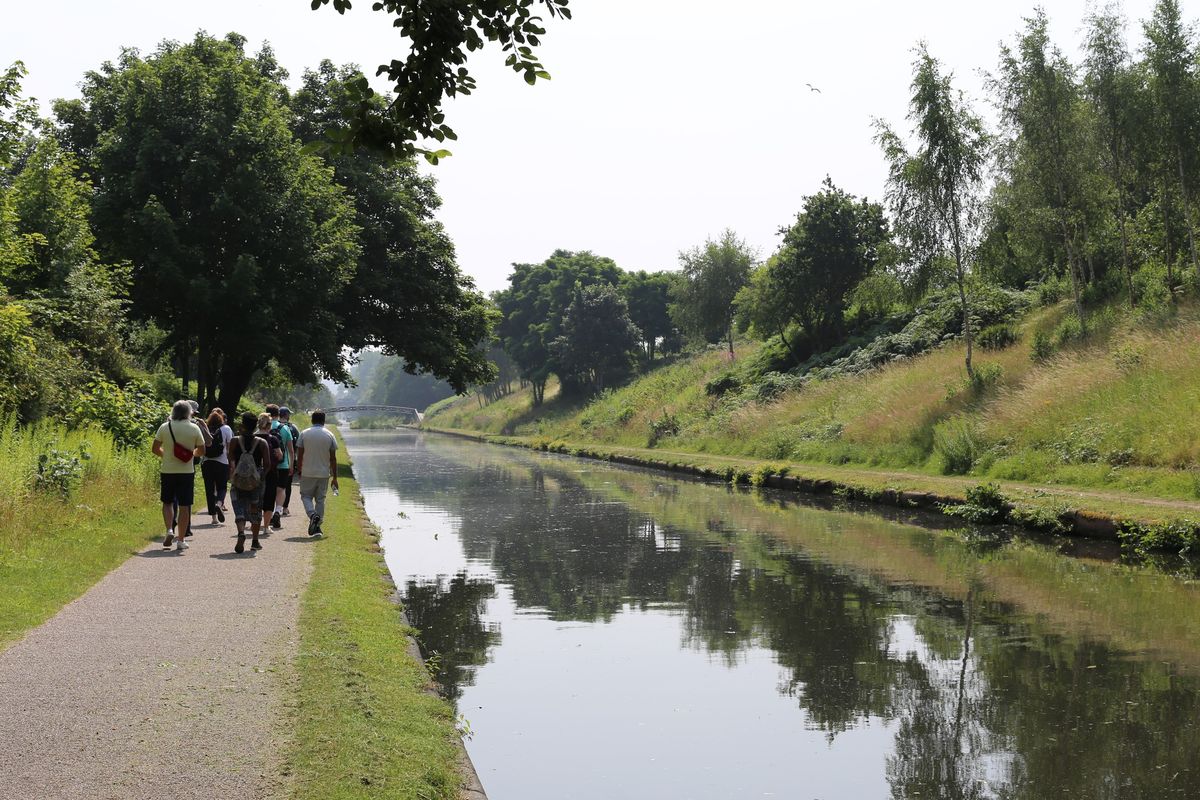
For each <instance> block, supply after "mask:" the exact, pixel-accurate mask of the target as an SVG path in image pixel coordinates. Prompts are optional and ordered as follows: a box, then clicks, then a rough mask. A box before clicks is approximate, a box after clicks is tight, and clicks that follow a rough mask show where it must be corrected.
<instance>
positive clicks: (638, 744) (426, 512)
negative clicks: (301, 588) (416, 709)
mask: <svg viewBox="0 0 1200 800" xmlns="http://www.w3.org/2000/svg"><path fill="white" fill-rule="evenodd" d="M346 441H347V444H348V447H349V450H350V453H351V455H352V457H353V459H354V467H355V472H356V475H357V477H358V479H359V481H360V483H361V485H362V488H363V493H364V496H365V501H366V507H367V512H368V514H369V515H370V517H371V519H372V520H373V521H374V522H375V523H376V524H377V525H378V526H379V527H380V528H381V529H382V532H383V538H382V542H383V547H384V551H385V555H386V559H387V564H388V567H389V569H390V570H391V573H392V576H393V578H394V579H395V581H396V584H397V586H398V587H399V590H400V593H401V596H402V597H403V600H404V604H405V606H406V608H407V611H408V614H409V616H410V618H411V621H412V623H413V624H414V625H415V626H416V627H417V628H419V629H420V630H421V644H422V648H423V650H424V652H425V655H426V656H428V657H429V664H430V665H431V668H432V669H433V670H434V671H435V675H436V679H437V680H438V682H439V683H440V685H441V689H442V691H443V693H444V694H445V696H446V697H447V698H449V699H450V700H451V701H453V703H454V704H455V706H456V708H457V711H458V713H459V714H460V715H461V720H462V725H463V727H464V729H465V730H467V732H468V733H469V739H468V741H467V749H468V751H469V752H470V754H471V758H472V760H473V761H474V763H475V765H476V768H477V770H478V772H479V774H480V777H481V779H482V781H483V784H484V787H485V788H486V789H487V792H488V795H489V797H490V798H491V800H540V799H541V798H545V799H546V800H551V799H552V800H564V798H573V799H578V800H591V799H592V798H595V800H617V799H620V800H640V798H646V799H647V800H650V799H651V798H653V799H654V800H664V799H672V800H674V799H676V798H678V800H689V799H693V798H694V799H695V800H700V799H701V798H704V799H708V798H721V799H722V800H724V799H726V798H763V797H775V798H788V799H789V800H790V799H791V798H822V799H823V800H833V799H835V798H868V799H869V798H1030V799H1031V800H1032V799H1034V798H1037V799H1039V800H1040V798H1161V797H1188V798H1194V797H1200V734H1198V732H1197V719H1198V716H1200V590H1198V587H1197V585H1196V584H1194V583H1193V582H1192V581H1190V580H1187V579H1186V578H1181V577H1179V576H1178V575H1171V574H1166V573H1165V572H1164V571H1162V570H1161V569H1151V568H1147V567H1144V566H1138V565H1128V564H1122V563H1120V561H1119V559H1114V558H1113V557H1112V556H1113V554H1111V553H1107V552H1104V551H1103V549H1102V548H1099V549H1098V548H1095V547H1092V546H1091V545H1088V544H1086V543H1080V542H1069V541H1066V540H1058V541H1046V540H1034V539H1028V538H1024V537H1021V536H1017V537H1015V538H1010V537H1006V536H1002V535H998V534H997V532H996V531H991V530H985V529H980V530H964V529H956V528H954V527H953V526H952V525H950V524H949V523H947V522H946V521H945V520H942V519H935V518H932V517H921V516H918V515H916V514H909V513H906V512H899V511H895V510H891V511H881V510H879V509H875V508H869V507H865V506H852V505H846V504H843V503H839V502H838V501H836V500H828V499H827V500H817V499H811V498H803V497H799V496H796V495H784V494H779V493H774V492H770V491H766V492H764V491H752V490H740V489H735V488H732V487H729V486H725V485H720V484H712V483H707V484H706V483H702V482H698V481H692V480H689V479H684V478H676V477H672V476H668V475H663V474H659V473H654V472H650V471H644V470H638V469H631V468H622V467H615V466H609V465H606V464H603V463H600V462H595V461H585V460H581V459H576V458H572V457H569V456H560V455H549V454H539V453H532V452H527V451H524V450H517V449H511V448H501V447H496V446H491V445H483V444H476V443H473V442H467V441H463V440H458V439H453V438H449V437H444V436H438V435H433V434H423V435H422V434H413V433H392V432H354V431H350V432H348V433H347V436H346ZM333 533H334V535H339V534H338V533H337V532H333ZM398 757H399V756H398Z"/></svg>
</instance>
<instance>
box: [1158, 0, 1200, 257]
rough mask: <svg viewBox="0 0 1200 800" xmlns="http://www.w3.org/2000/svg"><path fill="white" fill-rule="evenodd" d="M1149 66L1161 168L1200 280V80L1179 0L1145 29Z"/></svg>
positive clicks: (1163, 2)
mask: <svg viewBox="0 0 1200 800" xmlns="http://www.w3.org/2000/svg"><path fill="white" fill-rule="evenodd" d="M1145 32H1146V44H1145V54H1146V63H1147V66H1148V67H1149V71H1150V88H1151V90H1152V94H1153V97H1154V104H1155V112H1156V116H1157V119H1156V123H1157V130H1158V131H1159V135H1160V147H1161V156H1160V164H1161V167H1162V169H1163V172H1164V174H1165V173H1168V172H1170V173H1174V178H1175V181H1176V186H1177V187H1178V189H1179V195H1180V199H1181V200H1182V205H1183V217H1184V230H1185V231H1186V232H1187V241H1188V251H1189V253H1190V254H1191V259H1192V269H1194V270H1196V272H1197V274H1198V275H1200V256H1198V255H1197V250H1196V229H1195V223H1194V218H1193V213H1192V191H1193V187H1192V178H1193V171H1194V170H1195V164H1194V163H1193V161H1194V160H1195V151H1196V147H1197V143H1198V141H1200V130H1198V126H1200V109H1198V108H1197V104H1198V103H1200V76H1198V68H1197V64H1196V58H1197V52H1196V46H1195V42H1194V41H1193V34H1192V32H1191V30H1189V28H1188V26H1187V25H1185V24H1184V22H1183V19H1182V15H1181V12H1180V9H1179V2H1178V0H1159V2H1158V3H1157V4H1156V5H1155V7H1154V13H1153V15H1152V16H1151V18H1150V19H1149V20H1148V21H1147V22H1146V24H1145Z"/></svg>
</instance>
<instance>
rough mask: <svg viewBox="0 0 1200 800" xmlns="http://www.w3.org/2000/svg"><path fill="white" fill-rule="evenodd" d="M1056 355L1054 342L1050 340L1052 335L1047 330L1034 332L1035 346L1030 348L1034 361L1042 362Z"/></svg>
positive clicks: (1030, 354)
mask: <svg viewBox="0 0 1200 800" xmlns="http://www.w3.org/2000/svg"><path fill="white" fill-rule="evenodd" d="M1052 355H1054V343H1053V342H1052V341H1050V336H1049V335H1048V334H1047V333H1046V332H1045V331H1037V332H1036V333H1034V334H1033V346H1032V347H1031V348H1030V351H1029V357H1030V358H1031V359H1033V360H1034V361H1036V362H1038V363H1041V362H1043V361H1046V360H1047V359H1049V358H1050V356H1052Z"/></svg>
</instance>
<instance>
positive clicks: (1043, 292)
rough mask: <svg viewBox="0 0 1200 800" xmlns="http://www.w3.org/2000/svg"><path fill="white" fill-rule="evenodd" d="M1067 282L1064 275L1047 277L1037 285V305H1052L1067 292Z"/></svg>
mask: <svg viewBox="0 0 1200 800" xmlns="http://www.w3.org/2000/svg"><path fill="white" fill-rule="evenodd" d="M1068 291H1069V289H1068V283H1067V279H1066V277H1065V276H1062V275H1056V276H1055V277H1053V278H1047V279H1046V280H1044V281H1042V282H1041V283H1039V284H1038V286H1037V302H1038V305H1043V306H1052V305H1054V304H1055V303H1057V302H1058V301H1059V300H1062V299H1063V298H1064V297H1066V296H1067V294H1068Z"/></svg>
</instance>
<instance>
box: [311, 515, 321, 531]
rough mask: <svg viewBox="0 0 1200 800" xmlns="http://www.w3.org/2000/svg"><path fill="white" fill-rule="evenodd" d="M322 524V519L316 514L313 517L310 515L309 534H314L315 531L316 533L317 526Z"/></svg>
mask: <svg viewBox="0 0 1200 800" xmlns="http://www.w3.org/2000/svg"><path fill="white" fill-rule="evenodd" d="M320 524H321V520H320V519H319V518H318V517H317V515H316V514H313V515H312V516H311V517H309V518H308V535H309V536H312V535H313V534H314V533H316V532H317V527H318V526H319V525H320Z"/></svg>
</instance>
